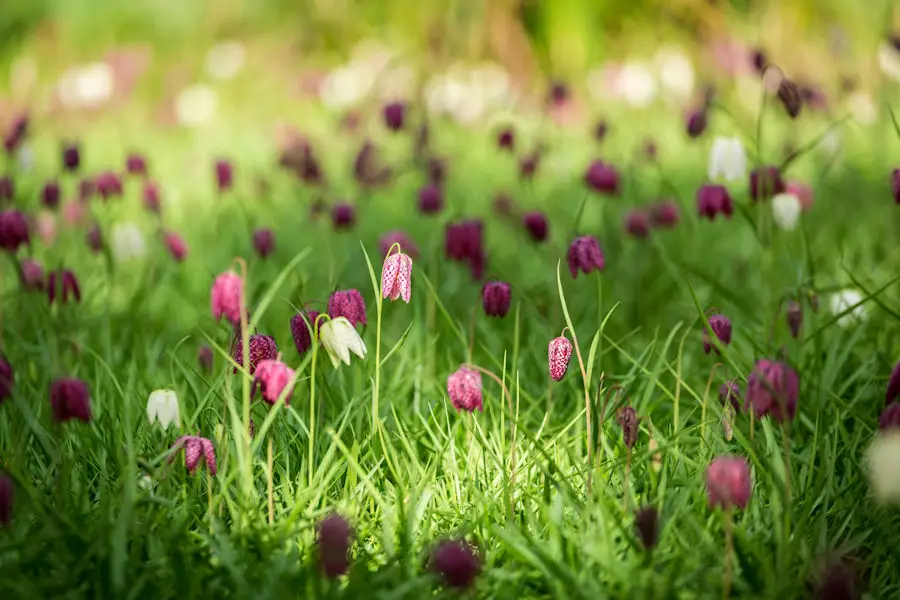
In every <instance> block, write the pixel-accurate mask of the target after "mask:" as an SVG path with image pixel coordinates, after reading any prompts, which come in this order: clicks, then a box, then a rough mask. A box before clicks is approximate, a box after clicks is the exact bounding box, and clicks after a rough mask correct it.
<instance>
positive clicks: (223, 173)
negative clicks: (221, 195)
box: [213, 159, 234, 192]
mask: <svg viewBox="0 0 900 600" xmlns="http://www.w3.org/2000/svg"><path fill="white" fill-rule="evenodd" d="M213 169H214V171H215V175H216V187H218V189H219V191H220V192H227V191H228V190H230V189H231V187H232V186H233V185H234V167H232V166H231V163H230V162H229V161H227V160H224V159H219V160H217V161H216V163H215V165H214V167H213Z"/></svg>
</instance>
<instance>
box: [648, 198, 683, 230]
mask: <svg viewBox="0 0 900 600" xmlns="http://www.w3.org/2000/svg"><path fill="white" fill-rule="evenodd" d="M677 224H678V205H677V204H675V203H674V202H673V201H671V200H664V201H662V202H657V203H655V204H652V205H651V206H650V225H651V226H653V227H654V228H664V229H671V228H673V227H675V225H677Z"/></svg>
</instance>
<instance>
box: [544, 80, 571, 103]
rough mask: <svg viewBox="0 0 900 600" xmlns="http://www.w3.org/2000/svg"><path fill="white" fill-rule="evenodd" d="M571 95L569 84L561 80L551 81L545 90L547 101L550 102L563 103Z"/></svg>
mask: <svg viewBox="0 0 900 600" xmlns="http://www.w3.org/2000/svg"><path fill="white" fill-rule="evenodd" d="M570 95H571V93H570V91H569V86H568V85H567V84H566V83H565V82H564V81H561V80H556V81H553V82H552V83H551V84H550V89H549V90H548V91H547V101H548V102H549V103H551V104H557V105H559V104H564V103H565V102H566V101H567V100H568V99H569V96H570Z"/></svg>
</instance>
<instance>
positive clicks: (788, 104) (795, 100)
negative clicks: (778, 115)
mask: <svg viewBox="0 0 900 600" xmlns="http://www.w3.org/2000/svg"><path fill="white" fill-rule="evenodd" d="M778 99H779V100H780V101H781V104H782V106H784V110H785V111H786V112H787V114H788V116H789V117H790V118H792V119H796V118H797V116H798V115H799V114H800V109H801V108H803V97H802V96H801V95H800V88H799V87H797V84H796V83H794V82H793V81H791V80H790V79H788V78H787V77H785V78H784V79H782V80H781V83H780V84H779V85H778Z"/></svg>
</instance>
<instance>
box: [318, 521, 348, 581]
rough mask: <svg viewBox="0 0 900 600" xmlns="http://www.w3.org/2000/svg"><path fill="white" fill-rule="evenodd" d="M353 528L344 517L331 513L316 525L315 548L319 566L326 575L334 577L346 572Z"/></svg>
mask: <svg viewBox="0 0 900 600" xmlns="http://www.w3.org/2000/svg"><path fill="white" fill-rule="evenodd" d="M352 543H353V529H352V528H351V527H350V523H348V522H347V519H345V518H344V517H342V516H340V515H337V514H331V515H329V516H327V517H325V518H324V519H322V520H321V521H319V524H318V525H317V526H316V550H317V552H318V559H319V568H321V569H322V572H324V573H325V576H326V577H329V578H331V579H334V578H335V577H338V576H340V575H343V574H344V573H346V572H347V569H348V568H349V566H350V545H351V544H352Z"/></svg>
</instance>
